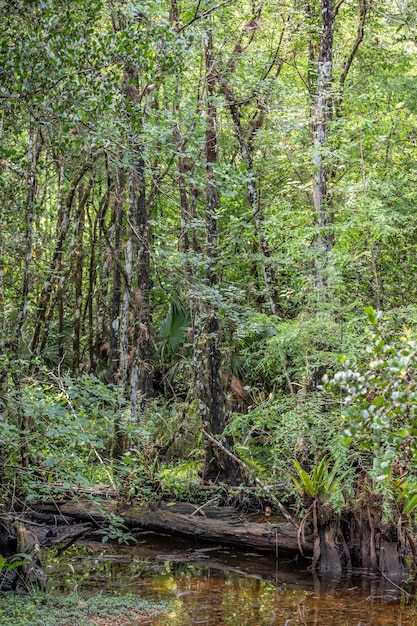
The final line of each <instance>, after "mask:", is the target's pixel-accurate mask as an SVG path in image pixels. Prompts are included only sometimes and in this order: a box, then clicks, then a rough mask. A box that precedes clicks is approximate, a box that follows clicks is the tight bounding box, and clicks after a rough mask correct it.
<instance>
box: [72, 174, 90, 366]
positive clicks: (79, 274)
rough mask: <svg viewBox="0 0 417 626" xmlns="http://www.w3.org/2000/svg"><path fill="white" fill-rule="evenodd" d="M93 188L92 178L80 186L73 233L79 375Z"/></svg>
mask: <svg viewBox="0 0 417 626" xmlns="http://www.w3.org/2000/svg"><path fill="white" fill-rule="evenodd" d="M92 186H93V178H92V177H91V178H90V181H89V184H88V186H87V187H83V186H80V189H79V192H78V207H77V213H76V216H75V223H74V233H73V243H74V245H73V249H72V254H73V258H74V259H75V267H74V285H75V308H74V335H73V343H72V350H73V354H72V368H73V372H74V373H77V372H79V369H80V361H81V313H82V305H83V270H84V255H83V238H84V220H85V206H86V204H87V200H88V197H89V195H90V192H91V188H92Z"/></svg>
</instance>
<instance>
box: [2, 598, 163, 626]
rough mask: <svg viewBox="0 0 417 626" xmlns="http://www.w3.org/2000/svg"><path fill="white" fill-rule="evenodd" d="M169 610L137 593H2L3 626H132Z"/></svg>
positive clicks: (146, 621)
mask: <svg viewBox="0 0 417 626" xmlns="http://www.w3.org/2000/svg"><path fill="white" fill-rule="evenodd" d="M166 610H167V606H166V605H164V604H162V603H154V602H149V601H147V600H143V599H141V598H139V597H136V596H102V595H95V596H91V597H89V598H80V597H79V596H76V595H70V596H65V597H63V596H59V597H55V596H51V595H46V594H29V595H19V594H15V593H11V592H9V593H5V594H3V595H2V596H0V626H6V624H7V626H93V625H96V626H98V625H100V626H101V625H102V626H131V625H132V624H135V625H137V624H140V623H142V621H141V619H142V618H143V623H147V624H149V623H150V622H149V620H150V618H151V617H155V616H157V615H159V614H160V613H162V612H164V611H166Z"/></svg>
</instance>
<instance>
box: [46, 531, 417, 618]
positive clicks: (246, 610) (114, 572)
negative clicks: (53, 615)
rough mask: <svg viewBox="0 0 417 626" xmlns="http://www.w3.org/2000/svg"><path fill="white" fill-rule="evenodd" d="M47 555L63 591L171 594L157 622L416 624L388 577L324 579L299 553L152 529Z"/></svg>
mask: <svg viewBox="0 0 417 626" xmlns="http://www.w3.org/2000/svg"><path fill="white" fill-rule="evenodd" d="M47 559H48V574H49V579H50V582H51V584H52V586H53V588H54V589H55V590H56V592H57V593H70V592H72V591H74V590H77V591H79V592H80V593H84V594H89V593H103V594H113V593H118V594H124V593H129V594H132V593H133V594H138V595H140V596H141V597H144V598H147V599H152V600H165V601H168V604H169V612H168V614H166V615H163V616H160V617H158V618H153V619H152V620H150V621H149V622H148V623H149V624H152V625H153V626H171V625H172V626H185V625H187V626H188V625H190V626H191V625H192V626H194V625H197V624H205V625H216V626H223V625H233V626H236V625H237V626H243V625H247V626H264V625H265V626H266V625H277V626H388V625H395V626H417V608H414V606H413V603H412V602H410V600H408V602H407V603H406V602H405V601H404V600H402V598H401V595H402V594H401V592H400V590H399V589H398V587H396V586H395V584H393V583H390V582H389V581H388V580H386V579H384V578H381V577H377V576H369V575H365V574H362V575H361V574H359V573H355V574H352V575H349V576H346V577H344V578H339V579H332V578H330V577H327V578H323V577H320V578H319V577H317V576H313V575H312V573H311V572H309V571H308V569H307V568H306V565H305V564H302V563H297V562H295V561H293V560H292V561H290V560H285V559H279V561H276V559H275V558H274V557H273V556H270V555H263V554H257V553H252V552H246V553H245V552H240V551H237V550H233V549H228V548H225V547H222V546H216V545H214V546H210V545H197V544H195V543H192V542H190V541H187V540H183V539H179V538H175V539H174V538H172V537H165V536H160V535H154V534H152V533H148V534H146V537H144V538H143V540H141V542H140V543H139V544H138V545H135V546H114V545H108V544H102V543H91V542H89V543H79V544H78V545H75V546H72V547H71V548H70V549H68V550H67V551H66V552H65V553H64V554H63V555H62V556H61V557H60V558H57V557H55V556H54V554H53V552H51V553H49V554H48V555H47Z"/></svg>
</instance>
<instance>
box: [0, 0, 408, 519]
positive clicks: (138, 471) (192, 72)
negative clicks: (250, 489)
mask: <svg viewBox="0 0 417 626" xmlns="http://www.w3.org/2000/svg"><path fill="white" fill-rule="evenodd" d="M0 13H1V17H2V24H3V28H2V32H1V34H0V48H1V52H0V54H1V63H0V77H1V81H0V102H1V107H2V110H1V127H0V128H1V130H0V132H1V141H0V169H1V177H0V225H1V228H0V363H1V368H0V411H1V416H2V419H1V421H0V456H1V459H0V460H1V464H2V472H1V478H0V480H1V497H2V499H3V503H7V506H11V503H12V502H15V501H16V499H22V498H25V497H26V498H29V499H30V498H31V497H32V498H33V497H35V496H36V497H38V496H39V494H43V493H46V494H48V493H49V492H50V490H51V489H52V488H53V486H54V485H55V486H56V484H57V483H59V484H61V485H62V484H65V485H67V486H71V485H91V484H96V483H103V482H104V483H110V484H111V485H112V486H114V487H115V488H116V489H117V490H118V492H119V494H120V497H121V498H129V497H132V496H133V495H134V494H138V493H139V494H140V496H141V497H148V498H151V497H155V492H156V489H157V488H158V489H161V488H162V489H165V490H167V491H168V492H169V493H172V492H174V494H176V495H182V496H183V495H184V493H187V494H189V493H190V491H192V489H194V488H195V487H197V486H198V484H200V482H201V481H202V480H203V479H205V480H206V481H211V482H213V483H219V482H220V483H227V484H235V485H236V484H243V485H245V484H246V485H248V484H250V483H253V481H254V479H255V477H256V478H258V479H259V480H260V481H261V482H262V484H264V485H267V486H268V487H269V488H270V489H274V488H278V486H281V487H282V484H285V485H286V489H287V496H288V497H289V496H290V495H291V494H292V497H298V496H297V494H301V495H300V499H299V504H300V505H302V506H304V509H305V510H306V511H310V510H311V506H312V503H313V504H314V503H315V502H317V501H320V502H321V503H323V502H324V503H326V504H327V505H328V504H330V505H332V507H333V510H335V511H339V512H340V511H341V510H342V509H343V506H344V504H345V501H346V499H349V498H350V499H351V500H352V501H353V499H354V498H353V494H354V493H356V496H357V494H358V490H359V491H360V490H361V489H362V492H363V493H369V492H372V493H373V494H374V501H373V503H372V506H376V505H375V502H376V501H377V502H378V507H379V509H381V511H382V512H381V515H382V514H383V515H385V516H386V517H385V518H386V519H392V518H394V517H397V518H398V516H399V515H405V516H408V518H409V519H410V516H411V517H412V513H413V509H414V506H415V505H416V504H417V486H416V484H417V476H416V467H415V460H416V442H417V439H416V437H417V432H416V426H415V408H414V406H415V397H416V396H415V394H416V388H415V385H416V383H415V377H414V374H415V369H416V344H415V341H414V340H413V337H412V332H411V331H412V329H413V327H414V326H415V324H416V319H417V306H416V305H417V282H416V262H415V257H416V229H417V223H416V217H415V204H416V200H417V190H416V186H415V179H416V169H417V159H416V152H415V145H416V122H417V120H416V117H417V110H416V107H417V93H416V80H415V76H416V72H417V61H416V59H417V39H416V37H417V12H416V8H415V6H414V4H413V3H412V2H411V0H380V1H378V2H371V1H370V0H339V1H338V2H336V3H335V2H334V1H333V0H321V2H320V1H318V0H294V2H288V3H284V2H283V3H276V2H272V1H271V0H264V1H259V2H256V1H255V0H251V1H249V0H247V1H246V0H241V1H239V2H233V1H230V0H224V1H223V2H221V1H219V2H217V1H215V0H204V1H201V0H199V1H197V0H195V1H194V2H179V1H177V0H171V2H169V1H168V0H167V1H165V0H146V1H143V2H140V3H139V2H134V1H130V0H126V1H123V0H120V1H116V0H71V1H67V0H66V1H65V2H64V1H62V0H58V1H56V0H53V1H52V0H45V1H42V2H40V1H37V0H14V1H13V2H2V3H0ZM365 309H367V313H366V312H365ZM375 311H380V312H383V313H375ZM368 325H369V326H370V328H371V330H370V331H368V336H367V335H366V332H365V328H366V327H367V326H368ZM404 326H406V327H407V328H410V329H411V331H409V330H405V331H403V327H404ZM403 332H405V335H404V337H403V340H402V341H401V340H398V342H397V340H396V337H400V335H401V334H402V333H403ZM396 342H397V343H396ZM367 343H369V346H370V348H369V350H368V352H367V351H366V344H367ZM341 355H344V361H342V362H340V360H339V357H340V356H341ZM339 370H340V371H339ZM337 372H339V373H337ZM336 373H337V374H336ZM335 374H336V377H335V379H334V380H333V383H331V382H330V381H332V379H333V378H334V376H335ZM326 379H327V380H328V381H329V384H324V383H325V382H326ZM323 381H324V382H323ZM214 441H218V442H219V443H220V444H221V446H222V447H220V446H218V445H217V444H216V443H213V442H214ZM225 450H226V452H225ZM227 450H230V451H231V452H232V453H233V456H231V455H229V454H227ZM238 459H240V461H241V462H239V461H238ZM293 459H294V460H295V463H294V462H293ZM291 477H293V478H294V485H293V487H291V484H292V482H291ZM358 477H359V478H360V480H359V478H358ZM356 496H355V497H356ZM364 497H365V496H364ZM357 501H360V499H359V500H357ZM368 504H369V502H368ZM379 509H378V510H379Z"/></svg>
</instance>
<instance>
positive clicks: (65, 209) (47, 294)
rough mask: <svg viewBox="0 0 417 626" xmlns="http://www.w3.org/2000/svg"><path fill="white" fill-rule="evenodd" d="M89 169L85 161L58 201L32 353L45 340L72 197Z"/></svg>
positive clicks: (67, 229) (39, 349) (39, 347)
mask: <svg viewBox="0 0 417 626" xmlns="http://www.w3.org/2000/svg"><path fill="white" fill-rule="evenodd" d="M89 169H91V163H86V164H84V165H83V166H82V167H81V168H80V170H79V171H78V173H77V175H76V176H75V178H74V180H73V181H72V184H71V187H70V189H69V191H68V194H67V196H66V198H65V199H64V200H63V201H62V203H60V206H59V212H58V218H57V225H56V236H55V249H54V252H53V254H52V259H51V262H50V265H49V271H48V275H47V277H46V279H45V282H44V284H43V287H42V291H41V294H40V297H39V301H38V307H37V310H38V313H37V317H36V323H35V328H34V331H33V335H32V341H31V345H30V350H31V352H32V354H41V353H42V351H43V349H44V347H45V344H46V341H47V337H48V329H47V328H46V326H45V322H46V316H47V311H48V306H49V304H50V300H51V296H52V292H53V288H54V285H55V284H56V282H57V280H58V281H59V276H60V274H58V270H59V269H60V265H61V262H62V257H63V254H64V245H65V241H66V238H67V235H68V231H69V227H70V224H71V220H70V218H71V210H72V206H73V202H74V197H75V194H76V192H77V188H78V185H79V184H80V182H81V180H82V178H83V176H84V175H85V174H86V172H88V170H89ZM41 337H42V341H41Z"/></svg>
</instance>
